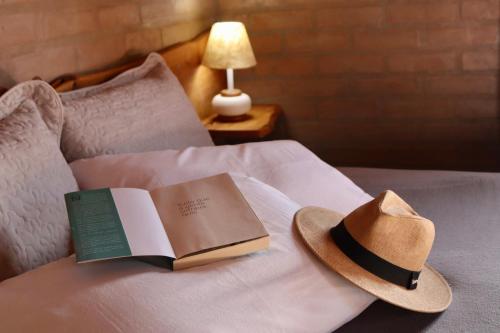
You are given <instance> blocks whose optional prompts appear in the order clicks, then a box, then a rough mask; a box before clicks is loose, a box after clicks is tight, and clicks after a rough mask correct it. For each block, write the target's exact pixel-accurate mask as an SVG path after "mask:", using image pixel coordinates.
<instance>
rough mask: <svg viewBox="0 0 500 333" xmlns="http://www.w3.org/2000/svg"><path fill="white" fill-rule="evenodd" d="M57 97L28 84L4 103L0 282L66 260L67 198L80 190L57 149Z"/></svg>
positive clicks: (0, 103) (0, 110)
mask: <svg viewBox="0 0 500 333" xmlns="http://www.w3.org/2000/svg"><path fill="white" fill-rule="evenodd" d="M62 124H63V114H62V105H61V101H60V100H59V97H58V95H57V93H56V92H55V91H54V90H53V89H52V88H51V87H50V86H49V85H48V84H47V83H45V82H42V81H28V82H25V83H22V84H19V85H17V86H15V87H14V88H12V89H11V90H9V91H8V92H7V93H5V94H4V95H3V96H2V97H1V98H0V280H2V279H5V278H8V277H11V276H14V275H17V274H20V273H22V272H24V271H27V270H30V269H32V268H35V267H37V266H40V265H43V264H45V263H48V262H50V261H53V260H55V259H58V258H61V257H64V256H67V255H68V254H69V252H70V251H69V249H70V246H69V245H70V237H69V223H68V220H67V214H66V208H65V204H64V193H66V192H70V191H75V190H77V189H78V187H77V185H76V181H75V178H74V177H73V174H72V173H71V169H70V168H69V166H68V164H67V163H66V161H65V160H64V157H63V155H62V154H61V151H60V150H59V140H60V135H61V129H62Z"/></svg>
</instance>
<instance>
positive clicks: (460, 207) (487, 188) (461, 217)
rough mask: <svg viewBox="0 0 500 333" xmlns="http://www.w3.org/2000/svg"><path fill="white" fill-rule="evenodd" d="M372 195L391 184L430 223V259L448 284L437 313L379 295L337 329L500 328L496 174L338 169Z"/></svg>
mask: <svg viewBox="0 0 500 333" xmlns="http://www.w3.org/2000/svg"><path fill="white" fill-rule="evenodd" d="M339 171H341V172H342V173H344V174H345V175H346V176H347V177H349V178H350V179H351V180H353V181H354V183H356V184H357V185H358V186H360V187H361V188H362V189H364V190H365V191H366V192H368V193H369V194H371V195H375V194H377V193H379V192H381V191H383V190H386V189H392V190H394V191H395V192H397V193H398V194H400V195H401V197H402V198H403V199H405V200H406V201H407V202H408V203H410V204H411V205H412V206H413V207H414V208H415V210H416V211H417V212H418V213H419V214H421V215H423V216H425V217H428V218H430V219H431V220H432V221H433V222H434V224H435V226H436V239H435V242H434V247H433V250H432V252H431V255H430V258H429V262H430V263H431V264H432V265H433V266H434V267H435V268H436V269H438V270H439V271H440V272H441V273H442V274H443V275H444V276H445V277H446V279H447V281H448V282H449V283H450V285H451V288H452V290H453V302H452V304H451V305H450V307H449V309H448V310H447V311H446V312H444V313H442V314H434V315H433V314H419V313H414V312H410V311H406V310H403V309H399V308H397V307H395V306H392V305H390V304H387V303H384V302H382V301H376V302H374V303H373V304H372V305H371V306H370V307H368V309H367V310H365V311H364V312H363V313H362V314H361V315H360V316H358V317H357V318H355V319H354V320H352V321H351V322H349V323H347V324H346V325H344V326H343V327H341V328H340V329H339V330H337V332H341V333H345V332H362V331H366V330H367V329H368V328H369V330H370V332H385V333H387V332H422V331H424V332H500V259H499V254H500V173H478V172H454V171H414V170H388V169H367V168H339Z"/></svg>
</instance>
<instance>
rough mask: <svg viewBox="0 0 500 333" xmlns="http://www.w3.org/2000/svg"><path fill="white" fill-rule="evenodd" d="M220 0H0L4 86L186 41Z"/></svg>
mask: <svg viewBox="0 0 500 333" xmlns="http://www.w3.org/2000/svg"><path fill="white" fill-rule="evenodd" d="M215 13H216V2H215V0H214V1H212V0H0V86H2V85H3V86H11V85H13V84H14V83H15V82H19V81H24V80H27V79H30V78H32V77H33V76H34V75H39V76H41V77H42V78H43V79H46V80H50V79H52V78H53V77H54V76H57V75H60V74H62V73H74V72H78V73H81V72H86V71H92V70H95V69H100V68H102V67H105V66H109V65H110V64H113V63H119V62H122V61H125V60H126V59H127V58H129V57H130V56H131V55H134V54H137V53H141V54H143V53H147V52H148V51H152V50H158V49H160V48H162V47H164V46H168V45H171V44H173V43H176V42H179V41H183V40H187V39H189V38H191V37H194V36H195V35H197V34H198V33H199V32H201V31H203V30H205V29H207V28H209V27H210V25H211V23H212V22H213V19H214V17H215Z"/></svg>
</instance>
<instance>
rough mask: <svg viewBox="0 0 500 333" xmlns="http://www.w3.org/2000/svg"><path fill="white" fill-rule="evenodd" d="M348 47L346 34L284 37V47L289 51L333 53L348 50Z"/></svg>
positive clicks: (294, 34)
mask: <svg viewBox="0 0 500 333" xmlns="http://www.w3.org/2000/svg"><path fill="white" fill-rule="evenodd" d="M350 45H351V40H350V36H349V34H347V33H332V32H328V33H324V32H312V33H288V34H287V35H286V36H285V47H286V49H287V50H290V51H299V52H310V51H333V50H341V49H346V48H349V47H350Z"/></svg>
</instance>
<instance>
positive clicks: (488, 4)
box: [462, 0, 500, 20]
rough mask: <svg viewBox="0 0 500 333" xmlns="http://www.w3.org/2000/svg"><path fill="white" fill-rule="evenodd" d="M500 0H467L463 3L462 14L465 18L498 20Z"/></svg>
mask: <svg viewBox="0 0 500 333" xmlns="http://www.w3.org/2000/svg"><path fill="white" fill-rule="evenodd" d="M499 14H500V3H499V1H498V0H485V1H478V0H466V1H464V2H463V4H462V15H463V17H464V18H465V19H472V20H496V19H498V18H500V15H499Z"/></svg>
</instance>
